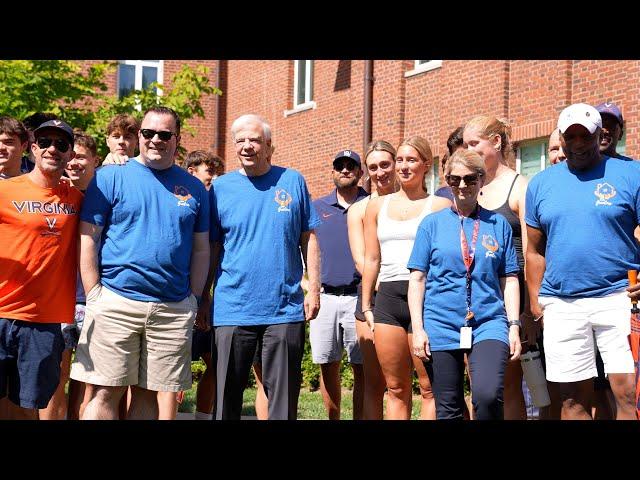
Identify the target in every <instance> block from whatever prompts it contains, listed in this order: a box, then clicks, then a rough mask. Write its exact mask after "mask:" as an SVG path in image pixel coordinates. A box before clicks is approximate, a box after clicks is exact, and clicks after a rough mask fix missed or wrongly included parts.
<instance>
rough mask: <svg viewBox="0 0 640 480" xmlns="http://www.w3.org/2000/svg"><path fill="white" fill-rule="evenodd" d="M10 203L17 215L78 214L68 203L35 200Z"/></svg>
mask: <svg viewBox="0 0 640 480" xmlns="http://www.w3.org/2000/svg"><path fill="white" fill-rule="evenodd" d="M11 203H12V204H13V206H14V207H15V209H16V210H17V211H18V213H46V214H50V215H51V214H55V215H76V214H77V213H78V211H77V210H76V209H75V207H74V206H73V205H72V204H70V203H51V202H45V203H42V202H38V201H36V200H24V201H22V202H16V201H15V200H12V201H11Z"/></svg>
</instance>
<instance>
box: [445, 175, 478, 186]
mask: <svg viewBox="0 0 640 480" xmlns="http://www.w3.org/2000/svg"><path fill="white" fill-rule="evenodd" d="M481 176H482V174H480V173H474V174H472V175H465V176H464V177H460V176H458V175H445V177H444V179H445V180H446V181H447V183H448V184H449V186H450V187H459V186H460V180H464V184H465V185H466V186H468V187H471V186H473V185H475V184H476V183H478V180H479V179H480V177H481Z"/></svg>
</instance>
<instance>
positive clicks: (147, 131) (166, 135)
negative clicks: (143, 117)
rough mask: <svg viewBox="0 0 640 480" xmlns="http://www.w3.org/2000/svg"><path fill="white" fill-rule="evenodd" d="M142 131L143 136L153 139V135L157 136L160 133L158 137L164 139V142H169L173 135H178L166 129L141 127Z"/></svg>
mask: <svg viewBox="0 0 640 480" xmlns="http://www.w3.org/2000/svg"><path fill="white" fill-rule="evenodd" d="M140 133H141V134H142V136H143V137H144V138H146V139H147V140H151V139H152V138H153V137H155V136H156V135H158V138H159V139H160V140H162V141H163V142H168V141H169V140H171V137H173V136H174V135H176V134H175V133H173V132H166V131H161V132H159V131H157V130H151V129H150V128H141V129H140ZM176 136H177V135H176Z"/></svg>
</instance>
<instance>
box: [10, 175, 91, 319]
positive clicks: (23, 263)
mask: <svg viewBox="0 0 640 480" xmlns="http://www.w3.org/2000/svg"><path fill="white" fill-rule="evenodd" d="M82 197H83V195H82V193H80V191H79V190H78V189H76V188H74V187H72V186H70V185H68V184H66V183H61V184H60V185H59V186H57V187H55V188H42V187H40V186H38V185H36V184H35V183H33V182H32V181H31V179H30V178H29V175H28V174H27V175H21V176H19V177H14V178H11V179H8V180H0V318H11V319H18V320H25V321H29V322H37V323H65V322H73V315H74V310H75V300H76V275H77V270H78V220H79V215H80V207H81V205H82Z"/></svg>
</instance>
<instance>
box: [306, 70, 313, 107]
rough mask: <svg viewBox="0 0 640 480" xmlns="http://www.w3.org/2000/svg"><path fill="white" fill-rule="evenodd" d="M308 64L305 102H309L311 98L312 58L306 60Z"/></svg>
mask: <svg viewBox="0 0 640 480" xmlns="http://www.w3.org/2000/svg"><path fill="white" fill-rule="evenodd" d="M307 62H308V64H309V85H307V90H306V91H305V93H306V95H307V97H306V99H305V101H306V102H310V101H311V100H313V60H307Z"/></svg>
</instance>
